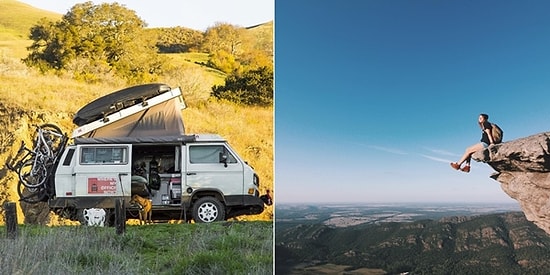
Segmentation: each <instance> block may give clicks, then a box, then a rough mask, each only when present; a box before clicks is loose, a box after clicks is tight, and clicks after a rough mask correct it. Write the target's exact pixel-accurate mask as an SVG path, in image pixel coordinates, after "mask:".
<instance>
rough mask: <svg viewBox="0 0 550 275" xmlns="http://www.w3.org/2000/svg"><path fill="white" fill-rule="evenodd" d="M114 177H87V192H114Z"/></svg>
mask: <svg viewBox="0 0 550 275" xmlns="http://www.w3.org/2000/svg"><path fill="white" fill-rule="evenodd" d="M116 186H117V179H116V178H106V177H103V178H88V194H115V193H116Z"/></svg>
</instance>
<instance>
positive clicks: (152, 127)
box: [82, 98, 185, 138]
mask: <svg viewBox="0 0 550 275" xmlns="http://www.w3.org/2000/svg"><path fill="white" fill-rule="evenodd" d="M184 134H185V127H184V124H183V119H182V116H181V107H180V103H179V101H178V98H172V99H170V100H168V101H165V102H162V103H160V104H157V105H155V106H152V107H151V108H147V109H144V110H143V111H141V112H137V113H135V114H132V115H130V116H127V117H124V118H122V119H120V120H118V121H115V122H113V123H111V124H108V125H105V126H103V127H100V128H97V129H95V130H94V131H91V132H89V133H86V134H85V135H83V136H82V137H88V138H92V137H93V138H102V137H141V136H181V135H184Z"/></svg>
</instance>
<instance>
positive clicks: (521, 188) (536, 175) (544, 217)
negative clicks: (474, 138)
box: [472, 132, 550, 234]
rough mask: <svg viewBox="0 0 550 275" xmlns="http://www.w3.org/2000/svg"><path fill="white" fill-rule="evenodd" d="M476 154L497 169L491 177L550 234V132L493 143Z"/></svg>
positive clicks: (477, 158)
mask: <svg viewBox="0 0 550 275" xmlns="http://www.w3.org/2000/svg"><path fill="white" fill-rule="evenodd" d="M472 158H473V159H474V160H476V161H480V162H485V163H487V164H489V165H490V166H491V167H492V168H493V169H495V170H496V172H495V173H493V174H492V175H491V178H493V179H495V180H497V181H498V182H500V183H501V187H502V190H504V192H506V194H508V195H509V196H510V197H511V198H513V199H515V200H517V201H518V202H519V204H520V206H521V208H522V210H523V212H524V213H525V216H526V218H527V219H528V220H529V221H532V222H534V223H535V224H536V225H537V226H538V227H540V228H541V229H543V230H544V231H546V233H548V234H550V132H547V133H540V134H536V135H532V136H529V137H525V138H520V139H516V140H513V141H508V142H504V143H501V144H497V145H492V146H490V147H489V148H486V149H484V150H482V151H478V152H476V153H474V154H473V155H472Z"/></svg>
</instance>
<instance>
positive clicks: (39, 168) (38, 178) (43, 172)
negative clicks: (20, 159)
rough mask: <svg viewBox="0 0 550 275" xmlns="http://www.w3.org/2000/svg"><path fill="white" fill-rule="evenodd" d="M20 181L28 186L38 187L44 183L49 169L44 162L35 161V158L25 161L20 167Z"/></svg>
mask: <svg viewBox="0 0 550 275" xmlns="http://www.w3.org/2000/svg"><path fill="white" fill-rule="evenodd" d="M17 174H19V181H20V182H21V183H22V184H23V185H24V186H26V187H29V188H37V187H40V186H42V185H43V184H44V182H45V181H46V177H47V176H48V171H47V169H46V166H45V165H44V164H43V163H38V162H37V163H36V164H35V163H34V160H33V159H30V160H28V161H26V162H25V163H23V165H21V166H20V167H19V171H18V172H17Z"/></svg>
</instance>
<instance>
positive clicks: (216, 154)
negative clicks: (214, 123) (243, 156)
mask: <svg viewBox="0 0 550 275" xmlns="http://www.w3.org/2000/svg"><path fill="white" fill-rule="evenodd" d="M224 154H225V155H226V156H227V163H237V159H236V158H235V157H234V156H233V155H232V154H231V152H229V151H228V150H227V149H226V148H225V147H224V146H223V145H196V146H189V162H191V163H220V155H224Z"/></svg>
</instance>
